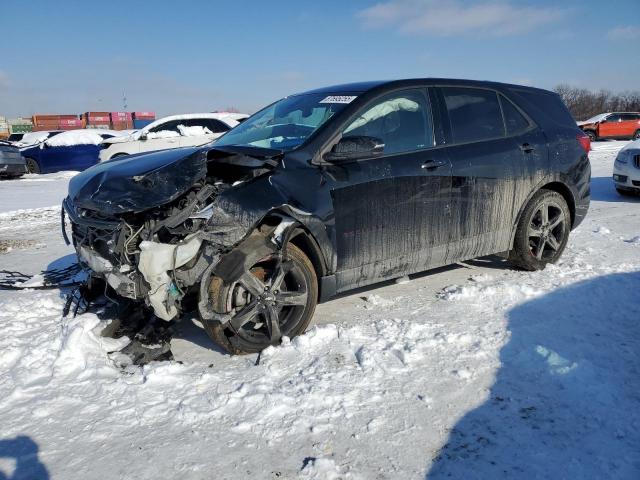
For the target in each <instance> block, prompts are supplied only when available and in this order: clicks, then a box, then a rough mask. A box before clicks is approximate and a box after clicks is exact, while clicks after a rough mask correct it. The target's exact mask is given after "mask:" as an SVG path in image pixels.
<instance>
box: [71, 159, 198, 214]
mask: <svg viewBox="0 0 640 480" xmlns="http://www.w3.org/2000/svg"><path fill="white" fill-rule="evenodd" d="M206 173H207V159H206V151H204V150H201V149H197V148H178V149H173V150H164V151H159V152H154V153H147V154H141V155H132V156H128V157H122V158H117V159H114V160H110V161H108V162H103V163H99V164H98V165H95V166H93V167H91V168H89V169H87V170H85V171H84V172H82V173H80V174H78V175H76V176H75V177H73V178H72V179H71V181H70V182H69V199H70V200H71V201H72V202H73V204H74V205H75V206H76V207H81V208H86V209H90V210H95V211H99V212H101V213H103V214H106V215H117V214H123V213H129V212H134V213H136V212H142V211H145V210H148V209H150V208H154V207H157V206H159V205H164V204H166V203H169V202H172V201H173V200H175V199H176V198H178V197H179V196H181V195H182V194H183V193H185V192H186V191H187V190H188V189H189V188H191V186H193V184H194V183H196V182H197V181H198V180H200V179H201V178H204V177H205V176H206Z"/></svg>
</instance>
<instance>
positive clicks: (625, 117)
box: [620, 113, 640, 138]
mask: <svg viewBox="0 0 640 480" xmlns="http://www.w3.org/2000/svg"><path fill="white" fill-rule="evenodd" d="M620 117H621V121H620V137H621V138H632V137H633V135H634V133H636V132H637V131H640V115H639V114H637V113H623V114H621V115H620Z"/></svg>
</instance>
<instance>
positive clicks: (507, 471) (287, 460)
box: [0, 142, 640, 479]
mask: <svg viewBox="0 0 640 480" xmlns="http://www.w3.org/2000/svg"><path fill="white" fill-rule="evenodd" d="M623 145H625V142H606V143H600V142H598V143H594V144H593V149H594V150H593V151H592V152H591V154H590V157H591V160H592V166H593V181H592V196H593V197H592V205H591V209H590V211H589V214H588V216H587V218H586V220H585V221H584V223H583V225H581V226H580V227H579V228H578V229H577V230H576V231H574V232H573V233H572V236H571V238H570V241H569V245H568V247H567V250H566V252H565V254H564V256H563V258H562V259H561V261H560V262H559V263H558V264H557V265H554V266H550V267H548V268H547V269H546V270H544V271H542V272H522V271H515V270H511V269H509V268H507V267H506V266H505V265H504V262H503V261H501V260H500V259H497V258H494V257H489V258H483V259H476V260H472V261H468V262H464V263H461V264H460V265H456V266H450V267H446V268H441V269H437V270H435V271H432V272H429V273H426V274H420V275H412V276H411V277H410V281H409V282H407V281H406V279H403V280H402V281H401V282H400V283H396V282H388V283H386V284H384V285H382V286H378V287H377V288H371V289H368V290H365V291H358V292H355V293H353V294H351V295H347V296H341V297H340V298H338V299H336V300H333V301H331V302H328V303H326V304H323V305H320V306H319V307H318V309H317V313H316V326H315V327H312V328H311V329H310V330H309V331H308V332H307V333H306V334H305V335H303V336H300V337H297V338H294V339H292V340H288V339H284V341H283V344H282V345H281V346H279V347H277V348H273V347H272V348H269V349H267V350H266V351H265V352H263V354H262V356H261V358H260V362H259V363H258V364H256V359H257V358H256V356H255V355H251V356H244V357H242V356H238V357H230V356H227V355H223V354H221V353H220V352H219V350H217V349H216V348H215V347H213V346H212V344H211V343H210V342H209V340H208V338H207V337H206V335H205V334H204V333H203V332H202V331H201V329H200V328H198V327H197V325H196V324H197V321H195V320H194V321H188V320H186V321H184V322H183V324H182V326H181V328H180V330H179V332H178V333H177V334H176V336H174V338H173V340H172V344H171V350H172V352H173V354H174V357H175V360H173V361H162V362H152V363H150V364H147V365H145V366H143V367H139V366H135V365H132V364H131V361H130V359H129V357H127V356H125V355H124V354H122V353H119V351H120V350H121V349H122V348H123V347H124V346H125V344H126V343H127V342H128V340H127V339H126V338H120V339H113V338H110V337H106V336H102V335H101V334H100V333H101V330H102V329H103V328H104V327H105V326H106V325H108V324H109V322H110V321H111V319H110V318H105V317H104V316H99V315H96V314H92V313H91V314H84V315H80V316H78V317H76V318H62V317H61V308H62V305H63V299H62V298H61V296H60V292H58V291H55V290H54V291H17V292H9V291H0V305H1V307H2V308H0V325H2V327H3V334H2V335H0V372H2V374H1V375H0V425H2V429H1V430H0V432H1V433H0V445H3V450H2V451H1V453H0V456H4V457H3V459H2V460H3V462H2V463H0V477H3V475H4V476H7V477H11V475H12V474H14V471H15V472H17V471H18V470H20V474H21V475H22V477H21V478H44V474H43V471H45V470H46V472H48V474H50V475H51V476H52V478H64V479H75V478H78V479H81V478H82V479H84V478H142V479H147V478H149V479H150V478H167V477H172V478H173V477H180V478H184V479H199V478H227V479H244V478H260V479H262V478H265V479H275V478H302V479H370V478H380V479H385V478H388V479H395V478H402V479H424V478H425V477H427V478H436V479H438V478H469V479H472V478H523V479H524V478H582V479H600V478H610V479H614V478H615V479H635V478H639V477H640V448H638V446H639V445H640V433H639V432H640V398H639V397H638V395H637V392H638V391H639V390H640V359H639V356H638V352H640V331H639V329H638V327H639V325H638V323H639V321H640V303H639V302H638V301H637V292H638V290H639V287H640V248H639V245H640V240H639V239H640V199H637V198H633V197H622V196H620V195H618V194H617V193H616V191H615V190H614V188H613V184H612V181H611V172H612V167H613V161H614V159H615V156H616V154H617V152H618V151H619V150H620V148H621V147H622V146H623ZM40 177H44V179H43V180H44V181H42V182H34V181H33V179H30V178H29V179H26V180H19V181H7V182H2V188H0V208H1V209H2V212H3V213H1V214H0V242H2V241H8V240H12V241H17V240H21V241H27V240H29V241H30V242H32V243H25V244H20V243H17V242H16V243H13V244H12V245H15V246H14V247H12V249H11V251H9V252H7V253H1V252H2V250H1V249H0V263H1V264H2V268H11V269H15V270H20V271H26V272H29V271H30V272H36V271H38V270H39V269H40V268H44V267H46V266H47V265H64V264H65V263H68V262H70V261H72V260H73V257H72V256H71V255H70V254H71V253H72V251H71V250H70V248H69V247H67V246H65V245H64V244H63V243H62V240H61V238H60V235H59V218H60V217H59V207H58V206H57V205H59V202H58V199H59V197H60V196H61V192H62V190H63V187H64V186H65V185H66V183H67V182H68V178H69V177H68V176H65V175H60V176H59V177H55V178H54V177H47V176H40ZM34 186H37V188H36V187H34ZM34 188H36V189H34ZM54 199H55V200H56V201H53V200H54ZM5 201H8V202H9V203H7V204H5ZM38 202H40V203H38ZM23 204H24V205H23ZM21 205H23V206H21ZM51 205H55V206H53V207H52V206H51ZM36 245H39V246H36ZM16 476H17V475H16Z"/></svg>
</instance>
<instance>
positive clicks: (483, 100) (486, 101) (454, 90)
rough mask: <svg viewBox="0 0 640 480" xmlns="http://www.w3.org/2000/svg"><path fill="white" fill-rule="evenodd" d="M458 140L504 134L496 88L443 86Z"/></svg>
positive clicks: (466, 140)
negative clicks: (493, 89)
mask: <svg viewBox="0 0 640 480" xmlns="http://www.w3.org/2000/svg"><path fill="white" fill-rule="evenodd" d="M442 93H443V95H444V100H445V104H446V106H447V111H448V112H449V121H450V122H451V132H452V135H453V141H454V143H466V142H475V141H478V140H488V139H491V138H498V137H503V136H504V123H503V122H502V114H501V113H500V103H499V102H498V95H497V94H496V92H494V91H492V90H482V89H477V88H459V87H443V88H442Z"/></svg>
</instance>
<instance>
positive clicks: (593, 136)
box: [584, 130, 598, 142]
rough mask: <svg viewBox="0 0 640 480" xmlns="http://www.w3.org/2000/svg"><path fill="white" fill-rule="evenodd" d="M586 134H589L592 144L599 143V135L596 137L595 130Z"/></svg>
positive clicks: (587, 131)
mask: <svg viewBox="0 0 640 480" xmlns="http://www.w3.org/2000/svg"><path fill="white" fill-rule="evenodd" d="M584 133H586V134H587V136H588V137H589V140H590V141H592V142H597V141H598V135H596V132H594V131H593V130H586V131H585V132H584Z"/></svg>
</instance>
